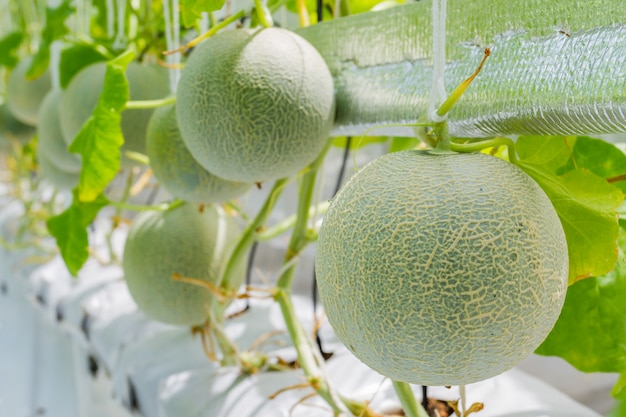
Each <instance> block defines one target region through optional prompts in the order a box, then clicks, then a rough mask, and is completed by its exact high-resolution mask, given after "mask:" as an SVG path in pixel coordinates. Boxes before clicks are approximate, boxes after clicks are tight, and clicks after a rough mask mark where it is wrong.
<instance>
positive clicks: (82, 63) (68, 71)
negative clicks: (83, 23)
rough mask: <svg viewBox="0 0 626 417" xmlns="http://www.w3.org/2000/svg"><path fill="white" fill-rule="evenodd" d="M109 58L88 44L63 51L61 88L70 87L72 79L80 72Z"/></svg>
mask: <svg viewBox="0 0 626 417" xmlns="http://www.w3.org/2000/svg"><path fill="white" fill-rule="evenodd" d="M106 60H107V57H106V56H105V55H104V54H103V52H102V51H99V50H98V49H97V48H96V47H94V46H92V45H87V44H79V45H73V46H70V47H69V48H65V49H63V51H61V62H60V64H59V73H60V74H59V77H60V84H61V88H65V87H67V86H68V85H69V83H70V81H71V80H72V77H74V75H76V74H78V73H79V72H80V70H82V69H83V68H85V67H88V66H89V65H91V64H95V63H96V62H101V61H106Z"/></svg>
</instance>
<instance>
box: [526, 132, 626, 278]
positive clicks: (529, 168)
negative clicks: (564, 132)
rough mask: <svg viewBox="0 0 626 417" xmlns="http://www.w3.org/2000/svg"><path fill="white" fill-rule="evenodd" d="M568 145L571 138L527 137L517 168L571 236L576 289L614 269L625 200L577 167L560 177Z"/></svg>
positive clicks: (620, 192)
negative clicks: (620, 209)
mask: <svg viewBox="0 0 626 417" xmlns="http://www.w3.org/2000/svg"><path fill="white" fill-rule="evenodd" d="M569 146H570V145H569V141H568V138H566V137H558V136H551V137H538V136H523V137H520V138H519V139H518V141H517V146H516V147H517V150H518V154H519V157H520V160H519V163H518V165H519V166H520V168H522V169H523V170H524V171H526V173H527V174H529V175H530V176H531V177H532V178H533V179H534V180H535V181H537V183H538V184H539V185H540V186H541V187H542V188H543V190H544V191H545V192H546V194H547V195H548V197H550V200H551V201H552V204H553V205H554V208H555V209H556V211H557V213H558V214H559V217H560V219H561V222H562V224H563V229H564V230H565V235H566V236H567V245H568V252H569V258H570V271H569V282H570V284H573V283H574V282H576V281H578V280H580V279H583V278H588V277H591V276H600V275H603V274H606V273H608V272H609V271H611V270H612V269H613V267H614V265H615V261H616V255H617V243H616V241H617V237H618V229H619V227H618V222H617V212H616V211H617V208H618V207H619V206H620V204H621V203H622V201H623V200H624V195H623V193H622V191H621V190H620V189H619V188H617V187H614V186H613V185H611V184H609V183H607V182H606V180H605V179H603V178H601V177H600V176H598V175H596V174H595V173H594V172H592V171H591V170H589V168H588V167H587V166H581V165H577V168H576V169H570V170H568V171H567V172H564V173H562V175H557V172H563V171H564V170H565V169H564V167H565V166H566V164H567V161H568V160H569V155H570V150H569ZM598 155H599V154H598ZM589 161H593V159H588V160H587V161H586V162H589ZM572 168H573V166H572Z"/></svg>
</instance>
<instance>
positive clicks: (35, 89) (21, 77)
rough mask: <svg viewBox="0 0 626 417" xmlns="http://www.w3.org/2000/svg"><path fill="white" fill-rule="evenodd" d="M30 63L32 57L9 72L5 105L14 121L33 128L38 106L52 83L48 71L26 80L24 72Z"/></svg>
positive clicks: (35, 123) (35, 122)
mask: <svg viewBox="0 0 626 417" xmlns="http://www.w3.org/2000/svg"><path fill="white" fill-rule="evenodd" d="M31 62H32V57H28V58H25V59H23V60H22V61H20V62H19V63H18V64H17V66H16V67H15V68H13V71H11V74H10V75H9V80H8V82H7V104H8V106H9V110H10V111H11V113H12V114H13V116H15V118H16V119H18V120H19V121H21V122H23V123H26V124H29V125H31V126H35V125H37V114H38V112H39V106H40V105H41V102H42V100H43V98H44V97H45V95H46V94H47V93H48V91H49V90H50V88H51V87H52V81H51V79H50V73H49V72H48V71H46V72H44V73H43V74H42V75H41V76H40V77H38V78H35V79H34V80H27V79H26V72H27V71H28V68H29V67H30V63H31Z"/></svg>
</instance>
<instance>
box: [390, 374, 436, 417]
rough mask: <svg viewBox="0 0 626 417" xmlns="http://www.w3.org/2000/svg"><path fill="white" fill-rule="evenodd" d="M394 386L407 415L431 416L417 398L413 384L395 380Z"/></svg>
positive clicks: (411, 416)
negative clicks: (412, 388) (412, 387)
mask: <svg viewBox="0 0 626 417" xmlns="http://www.w3.org/2000/svg"><path fill="white" fill-rule="evenodd" d="M393 388H394V389H395V391H396V395H397V396H398V399H399V400H400V404H401V405H402V409H403V410H404V413H405V414H406V415H407V417H429V416H428V413H427V412H426V410H424V407H422V405H421V404H420V403H418V402H417V400H416V399H415V395H413V391H412V390H411V385H409V384H408V383H406V382H400V381H393Z"/></svg>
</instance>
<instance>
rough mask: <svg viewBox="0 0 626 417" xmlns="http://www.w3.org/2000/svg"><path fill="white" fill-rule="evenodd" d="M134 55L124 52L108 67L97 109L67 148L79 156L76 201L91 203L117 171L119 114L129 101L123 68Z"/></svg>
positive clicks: (119, 136)
mask: <svg viewBox="0 0 626 417" xmlns="http://www.w3.org/2000/svg"><path fill="white" fill-rule="evenodd" d="M133 58H134V53H132V52H126V53H124V54H122V55H120V56H119V57H117V58H115V59H114V60H112V61H109V63H108V64H107V71H106V74H105V77H104V87H103V90H102V93H101V95H100V98H99V100H98V104H97V106H96V109H95V110H94V112H93V114H92V116H91V117H90V118H89V119H88V120H87V122H86V123H85V124H84V125H83V127H82V129H81V130H80V132H79V133H78V136H76V139H75V140H74V142H73V143H72V144H71V145H70V147H69V150H70V152H74V153H79V154H80V155H81V156H82V161H83V169H82V171H81V173H80V181H79V184H78V193H77V195H76V197H77V199H78V200H79V201H81V202H88V201H93V200H94V199H96V198H97V197H98V195H100V194H101V193H102V191H104V189H105V187H106V186H107V185H108V184H109V182H110V181H111V180H112V179H113V178H114V177H115V175H116V174H117V172H118V170H119V168H120V147H121V146H122V145H123V144H124V137H123V135H122V128H121V125H120V123H121V112H122V110H123V109H124V105H125V104H126V102H127V101H128V97H129V92H128V81H127V80H126V75H125V74H124V72H125V71H126V67H127V66H128V64H129V63H130V62H131V61H132V60H133Z"/></svg>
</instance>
